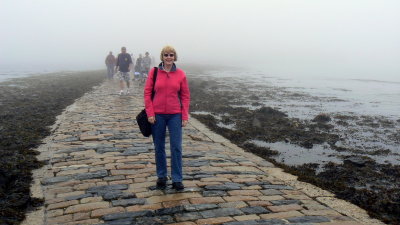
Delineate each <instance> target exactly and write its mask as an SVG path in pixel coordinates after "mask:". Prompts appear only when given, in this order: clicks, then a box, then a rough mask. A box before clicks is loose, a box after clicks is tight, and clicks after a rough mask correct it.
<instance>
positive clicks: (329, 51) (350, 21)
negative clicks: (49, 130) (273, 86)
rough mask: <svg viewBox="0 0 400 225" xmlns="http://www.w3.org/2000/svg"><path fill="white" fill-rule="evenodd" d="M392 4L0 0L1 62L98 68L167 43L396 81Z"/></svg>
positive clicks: (191, 57) (286, 67)
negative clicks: (113, 57)
mask: <svg viewBox="0 0 400 225" xmlns="http://www.w3.org/2000/svg"><path fill="white" fill-rule="evenodd" d="M399 11H400V2H398V1H395V0H385V1H378V0H353V1H345V0H338V1H329V2H328V1H317V0H300V1H291V0H267V1H264V0H250V1H244V0H231V1H228V0H218V1H212V0H204V1H184V0H170V1H162V0H149V1H128V0H116V1H112V2H111V1H104V0H86V1H79V0H70V1H52V0H37V1H14V0H2V2H1V7H0V27H1V30H2V35H1V36H0V49H1V51H0V70H1V71H4V68H6V69H8V68H15V69H16V71H21V70H20V68H24V69H25V68H31V67H34V68H36V69H37V70H35V71H43V70H51V71H54V70H57V69H58V70H80V69H94V68H95V69H98V68H103V67H104V59H105V57H106V55H107V54H108V52H109V51H113V52H114V54H115V55H116V54H118V53H119V52H120V48H121V46H126V47H127V52H128V53H133V54H134V55H135V56H137V55H138V54H139V53H142V54H143V53H144V52H145V51H149V52H150V54H151V55H153V56H155V58H156V59H158V54H159V51H160V49H161V48H162V47H163V46H165V45H167V44H170V45H173V46H174V47H175V48H176V49H177V51H178V54H179V61H178V63H186V62H190V63H202V64H212V65H234V66H240V67H246V66H247V67H252V68H254V67H258V66H259V65H262V67H263V69H262V71H264V72H265V73H267V74H269V75H272V76H278V77H285V76H292V77H296V76H297V77H304V76H312V77H334V78H338V77H340V78H351V79H371V80H384V81H400V80H399V77H400V76H399V71H400V63H399V59H400V51H399V50H400V32H399V29H398V27H400V14H399V13H398V12H399Z"/></svg>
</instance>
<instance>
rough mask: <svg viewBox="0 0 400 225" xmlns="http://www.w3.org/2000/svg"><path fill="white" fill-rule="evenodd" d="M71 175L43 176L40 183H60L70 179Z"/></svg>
mask: <svg viewBox="0 0 400 225" xmlns="http://www.w3.org/2000/svg"><path fill="white" fill-rule="evenodd" d="M72 179H73V176H58V177H49V178H44V179H42V180H41V184H43V185H51V184H56V183H61V182H65V181H69V180H72Z"/></svg>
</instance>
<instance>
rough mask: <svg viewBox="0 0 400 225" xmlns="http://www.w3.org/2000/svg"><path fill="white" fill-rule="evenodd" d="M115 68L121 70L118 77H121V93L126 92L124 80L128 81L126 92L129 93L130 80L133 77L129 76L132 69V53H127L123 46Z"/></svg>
mask: <svg viewBox="0 0 400 225" xmlns="http://www.w3.org/2000/svg"><path fill="white" fill-rule="evenodd" d="M115 69H116V70H117V71H119V73H118V78H119V86H120V89H121V90H120V91H119V95H122V94H123V93H124V81H125V82H126V92H125V93H126V94H129V80H130V79H131V78H130V76H129V71H130V70H131V69H132V58H131V55H129V54H128V53H126V48H125V47H122V48H121V53H119V54H118V57H117V64H116V67H115Z"/></svg>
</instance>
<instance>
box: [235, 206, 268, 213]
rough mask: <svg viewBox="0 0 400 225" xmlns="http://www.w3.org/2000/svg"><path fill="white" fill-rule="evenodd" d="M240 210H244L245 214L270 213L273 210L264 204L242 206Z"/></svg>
mask: <svg viewBox="0 0 400 225" xmlns="http://www.w3.org/2000/svg"><path fill="white" fill-rule="evenodd" d="M240 210H242V212H244V213H245V214H262V213H270V212H271V211H269V210H267V209H265V208H264V207H262V206H250V207H245V208H241V209H240Z"/></svg>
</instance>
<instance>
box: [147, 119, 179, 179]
mask: <svg viewBox="0 0 400 225" xmlns="http://www.w3.org/2000/svg"><path fill="white" fill-rule="evenodd" d="M167 127H168V131H169V142H170V146H171V149H170V150H171V177H172V182H182V115H181V114H156V122H155V123H154V124H153V125H152V126H151V129H152V136H153V142H154V147H155V154H156V167H157V177H158V178H166V177H167V155H166V154H165V135H166V130H167V129H166V128H167Z"/></svg>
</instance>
